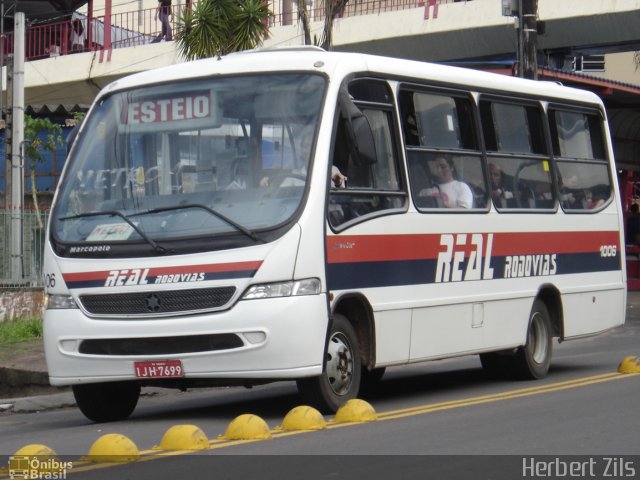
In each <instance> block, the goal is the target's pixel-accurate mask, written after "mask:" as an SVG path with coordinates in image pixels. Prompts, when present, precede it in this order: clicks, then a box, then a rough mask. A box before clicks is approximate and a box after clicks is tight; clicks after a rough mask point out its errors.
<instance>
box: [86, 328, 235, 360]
mask: <svg viewBox="0 0 640 480" xmlns="http://www.w3.org/2000/svg"><path fill="white" fill-rule="evenodd" d="M242 346H244V343H243V342H242V340H241V339H240V337H238V336H237V335H235V334H233V333H222V334H213V335H191V336H186V337H151V338H104V339H90V340H83V341H82V343H81V344H80V353H84V354H86V355H173V354H179V353H197V352H214V351H217V350H231V349H234V348H240V347H242Z"/></svg>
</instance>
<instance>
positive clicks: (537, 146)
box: [480, 100, 547, 155]
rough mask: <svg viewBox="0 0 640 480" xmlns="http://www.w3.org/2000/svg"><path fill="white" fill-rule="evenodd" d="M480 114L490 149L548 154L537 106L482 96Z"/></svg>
mask: <svg viewBox="0 0 640 480" xmlns="http://www.w3.org/2000/svg"><path fill="white" fill-rule="evenodd" d="M480 116H481V118H482V129H483V134H484V141H485V144H486V147H487V150H488V151H490V152H500V153H521V154H541V155H546V154H547V148H546V144H545V140H544V128H543V126H542V113H541V111H540V109H539V107H538V106H534V105H518V104H515V103H506V102H496V101H488V100H483V101H481V102H480Z"/></svg>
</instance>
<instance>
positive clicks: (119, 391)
mask: <svg viewBox="0 0 640 480" xmlns="http://www.w3.org/2000/svg"><path fill="white" fill-rule="evenodd" d="M72 389H73V396H74V397H75V399H76V404H77V405H78V408H79V409H80V411H81V412H82V413H83V414H84V416H85V417H87V418H88V419H89V420H93V421H94V422H98V423H102V422H114V421H116V420H124V419H125V418H127V417H128V416H129V415H131V413H132V412H133V410H134V409H135V408H136V405H137V404H138V399H139V398H140V385H138V384H137V383H134V382H108V383H89V384H86V385H84V384H83V385H74V386H73V387H72Z"/></svg>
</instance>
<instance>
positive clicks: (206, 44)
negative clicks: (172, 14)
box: [175, 0, 271, 60]
mask: <svg viewBox="0 0 640 480" xmlns="http://www.w3.org/2000/svg"><path fill="white" fill-rule="evenodd" d="M270 15H271V12H270V11H269V8H268V7H267V4H266V3H265V2H263V0H200V1H199V2H198V3H196V4H195V6H194V7H193V8H192V9H189V8H185V9H184V10H183V11H182V13H181V14H180V17H179V18H178V23H177V26H176V34H175V37H176V42H177V45H178V50H179V51H180V54H181V55H182V56H184V57H185V58H186V59H187V60H196V59H199V58H208V57H215V56H221V55H226V54H227V53H231V52H238V51H241V50H248V49H251V48H256V47H257V46H260V45H262V42H263V40H264V38H266V37H267V36H268V34H269V28H268V20H269V17H270Z"/></svg>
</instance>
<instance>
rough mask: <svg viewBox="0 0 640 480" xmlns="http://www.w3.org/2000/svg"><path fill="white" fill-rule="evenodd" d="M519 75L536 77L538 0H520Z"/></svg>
mask: <svg viewBox="0 0 640 480" xmlns="http://www.w3.org/2000/svg"><path fill="white" fill-rule="evenodd" d="M520 30H521V32H522V34H521V37H520V38H521V45H522V47H521V51H522V56H521V57H520V68H519V70H520V71H521V72H522V74H521V75H520V76H521V77H524V78H532V79H533V80H537V79H538V49H537V46H538V0H520Z"/></svg>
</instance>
